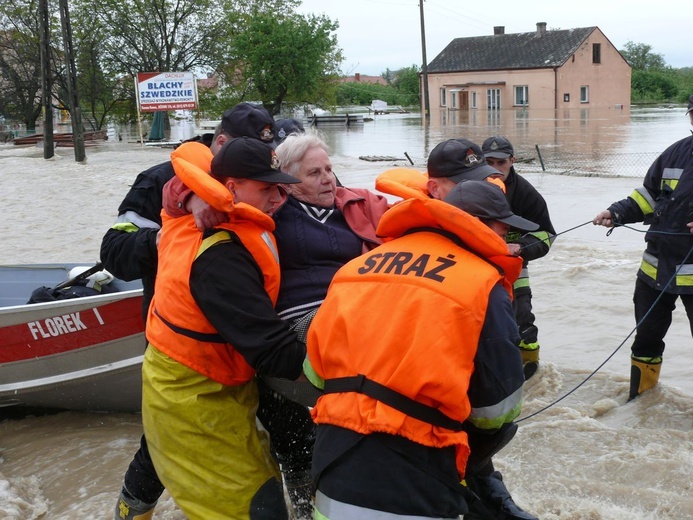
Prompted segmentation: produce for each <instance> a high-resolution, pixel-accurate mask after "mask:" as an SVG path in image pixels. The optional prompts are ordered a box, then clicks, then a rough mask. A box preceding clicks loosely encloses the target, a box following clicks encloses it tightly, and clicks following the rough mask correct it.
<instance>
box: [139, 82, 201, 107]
mask: <svg viewBox="0 0 693 520" xmlns="http://www.w3.org/2000/svg"><path fill="white" fill-rule="evenodd" d="M136 85H137V102H138V104H139V107H140V110H141V111H142V112H158V111H165V110H194V109H196V108H197V85H196V83H195V76H194V75H193V74H192V72H140V73H138V74H137V81H136Z"/></svg>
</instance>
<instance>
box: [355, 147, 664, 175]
mask: <svg viewBox="0 0 693 520" xmlns="http://www.w3.org/2000/svg"><path fill="white" fill-rule="evenodd" d="M659 154H660V152H640V153H597V152H592V153H576V152H567V151H564V150H561V149H559V148H550V147H546V148H542V147H541V146H535V147H534V148H528V149H527V150H521V149H518V150H516V151H515V156H516V166H517V169H518V170H519V171H522V172H525V173H535V172H545V173H551V174H555V175H574V176H578V177H639V178H641V177H644V176H645V174H646V173H647V170H648V168H649V167H650V165H651V164H652V163H653V162H654V160H655V159H656V158H657V157H658V156H659ZM404 156H405V157H402V158H395V157H380V158H377V157H361V159H364V160H371V161H373V160H379V161H383V162H386V163H387V162H390V164H391V165H392V166H411V167H414V168H426V157H411V156H410V155H409V154H407V153H405V154H404Z"/></svg>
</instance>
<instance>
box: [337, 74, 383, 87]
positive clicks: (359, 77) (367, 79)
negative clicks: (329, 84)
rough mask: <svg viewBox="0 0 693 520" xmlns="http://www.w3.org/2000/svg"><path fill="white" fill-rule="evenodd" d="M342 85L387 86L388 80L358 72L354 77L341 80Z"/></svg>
mask: <svg viewBox="0 0 693 520" xmlns="http://www.w3.org/2000/svg"><path fill="white" fill-rule="evenodd" d="M340 82H341V83H375V84H376V85H387V80H386V79H385V78H383V77H382V76H365V75H364V74H359V73H358V72H357V73H356V74H354V75H353V76H344V77H343V78H340Z"/></svg>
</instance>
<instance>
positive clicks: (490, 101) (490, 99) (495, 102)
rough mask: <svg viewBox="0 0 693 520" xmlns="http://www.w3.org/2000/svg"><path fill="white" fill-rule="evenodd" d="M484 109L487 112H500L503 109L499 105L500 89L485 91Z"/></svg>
mask: <svg viewBox="0 0 693 520" xmlns="http://www.w3.org/2000/svg"><path fill="white" fill-rule="evenodd" d="M486 107H487V108H488V109H489V110H500V109H501V108H503V105H502V104H501V89H499V88H490V89H487V90H486Z"/></svg>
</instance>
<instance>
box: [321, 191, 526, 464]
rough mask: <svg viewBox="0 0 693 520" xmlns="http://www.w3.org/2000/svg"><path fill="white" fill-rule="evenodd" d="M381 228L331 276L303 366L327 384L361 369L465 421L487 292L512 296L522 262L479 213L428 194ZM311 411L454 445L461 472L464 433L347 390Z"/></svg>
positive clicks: (326, 418)
mask: <svg viewBox="0 0 693 520" xmlns="http://www.w3.org/2000/svg"><path fill="white" fill-rule="evenodd" d="M378 234H379V235H381V236H384V237H387V238H386V242H385V243H384V244H383V245H382V246H379V247H377V248H376V249H374V250H373V251H371V252H369V253H366V254H364V255H362V256H360V257H358V258H356V259H355V260H352V261H351V262H349V263H347V264H346V265H345V266H344V267H343V268H342V269H340V270H339V271H338V272H337V274H336V276H335V277H334V279H333V281H332V285H331V286H330V290H329V291H328V294H327V298H326V299H325V301H324V302H323V304H322V306H321V307H320V309H319V311H318V313H317V315H316V317H315V319H314V320H313V323H312V325H311V328H310V329H309V334H308V357H309V361H310V364H311V365H312V367H313V369H314V370H315V372H316V373H317V374H318V375H319V376H320V377H322V378H323V379H324V380H325V381H326V385H327V384H329V383H328V382H329V380H334V379H337V378H344V377H352V376H356V375H364V376H365V377H366V378H368V379H369V380H372V381H375V382H376V383H379V384H380V385H384V386H386V387H387V388H388V389H390V390H394V391H395V392H398V393H399V394H402V395H404V396H406V397H407V398H409V399H412V400H414V401H416V402H417V403H421V404H423V405H426V406H428V407H432V408H435V409H437V410H439V411H440V412H442V413H443V414H445V415H446V416H447V417H449V418H451V419H454V420H455V421H459V422H462V421H464V420H465V419H466V418H467V417H468V416H469V414H470V411H471V405H470V403H469V399H468V397H467V389H468V386H469V380H470V377H471V374H472V372H473V370H474V356H475V354H476V349H477V346H478V342H479V337H480V334H481V329H482V326H483V323H484V319H485V316H486V308H487V305H488V298H489V293H490V291H491V289H492V288H493V287H494V286H495V285H496V284H497V283H498V282H499V281H500V282H502V283H503V285H504V286H505V288H506V290H508V292H510V291H511V290H512V288H511V287H512V282H513V280H514V279H515V278H516V277H517V275H518V274H519V272H520V269H521V268H522V260H521V259H519V258H515V257H511V256H509V255H508V250H507V246H506V245H505V242H504V241H503V240H502V239H501V238H500V237H499V236H498V235H496V234H495V233H493V232H492V231H491V230H490V229H489V228H488V227H486V226H485V225H484V224H482V223H481V222H479V221H478V220H477V219H474V218H473V217H471V216H470V215H468V214H466V213H464V212H462V211H460V210H459V209H457V208H454V207H453V206H451V205H449V204H447V203H444V202H441V201H438V200H433V199H410V200H406V201H404V202H401V203H400V204H398V205H396V206H394V207H393V208H391V209H390V210H389V211H388V212H387V213H386V214H385V215H384V216H383V218H382V219H381V221H380V225H379V226H378ZM458 239H461V242H462V243H463V245H460V244H459V241H458ZM472 251H473V252H472ZM493 264H495V265H493ZM422 316H423V317H424V318H422ZM312 414H313V418H314V420H315V422H316V423H318V424H333V425H336V426H340V427H343V428H348V429H351V430H354V431H356V432H360V433H363V434H370V433H374V432H384V433H388V434H392V435H400V436H403V437H405V438H407V439H410V440H412V441H414V442H417V443H419V444H423V445H426V446H432V447H446V446H451V445H452V446H456V447H457V466H458V470H459V472H460V475H463V474H464V468H465V466H466V461H467V457H468V454H469V447H468V444H467V436H466V433H464V432H463V431H454V430H452V429H447V428H443V427H440V426H435V425H433V424H431V423H427V422H424V421H422V420H419V419H415V418H413V417H410V416H408V415H406V414H405V413H403V412H402V411H399V410H396V409H395V408H392V407H390V406H388V405H385V404H383V403H382V402H381V401H379V400H376V399H374V398H372V397H369V396H368V395H365V394H363V393H358V392H354V391H347V392H341V393H326V394H325V395H323V396H321V397H320V399H319V400H318V402H317V404H316V406H315V408H314V409H313V410H312Z"/></svg>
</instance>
